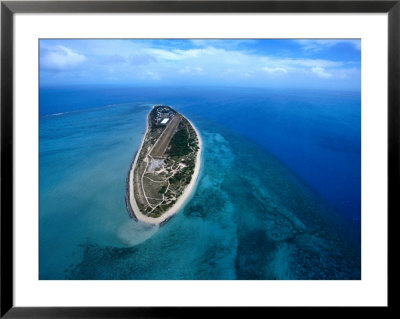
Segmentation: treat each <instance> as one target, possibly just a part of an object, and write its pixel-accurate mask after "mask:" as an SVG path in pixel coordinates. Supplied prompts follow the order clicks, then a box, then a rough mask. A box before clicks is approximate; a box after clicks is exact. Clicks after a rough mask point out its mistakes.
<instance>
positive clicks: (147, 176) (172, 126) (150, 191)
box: [134, 105, 199, 217]
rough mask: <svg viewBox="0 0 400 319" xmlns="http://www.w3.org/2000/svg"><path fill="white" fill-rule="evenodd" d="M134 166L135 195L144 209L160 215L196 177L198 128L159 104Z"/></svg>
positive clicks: (152, 215)
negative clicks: (196, 129)
mask: <svg viewBox="0 0 400 319" xmlns="http://www.w3.org/2000/svg"><path fill="white" fill-rule="evenodd" d="M147 120H148V130H147V134H146V136H145V138H144V141H143V145H142V148H141V150H140V153H139V154H138V161H137V163H136V166H135V169H134V183H135V184H134V196H135V200H136V203H137V205H138V207H139V209H140V211H141V212H142V213H143V214H144V215H146V216H150V217H159V216H161V215H162V214H163V213H164V212H165V211H167V210H168V209H169V208H171V207H172V206H173V205H174V204H175V203H176V201H177V199H178V198H179V197H180V196H181V195H182V193H183V191H184V190H185V188H186V187H187V185H188V184H189V183H190V181H191V180H192V176H193V173H194V169H195V165H196V156H197V152H198V151H199V145H198V143H199V139H198V136H197V133H196V131H195V130H194V128H193V127H192V125H191V124H190V122H189V121H188V120H187V119H185V118H184V117H183V116H182V115H180V114H179V113H177V112H176V111H175V110H173V109H172V108H171V107H169V106H164V105H159V106H155V107H154V108H153V109H152V110H151V112H150V113H149V116H148V119H147Z"/></svg>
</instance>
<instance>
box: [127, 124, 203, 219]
mask: <svg viewBox="0 0 400 319" xmlns="http://www.w3.org/2000/svg"><path fill="white" fill-rule="evenodd" d="M185 118H186V117H185ZM186 120H188V119H186ZM188 122H189V123H190V125H192V127H193V129H194V130H195V132H196V134H197V138H198V141H199V150H198V151H197V155H196V165H195V168H194V172H193V175H192V179H191V181H190V183H189V184H188V185H187V186H186V188H185V190H184V191H183V193H182V195H181V196H180V197H179V198H178V200H177V201H176V203H175V204H174V205H173V206H172V207H170V208H169V209H168V210H167V211H166V212H164V214H162V215H161V216H159V217H156V218H153V217H149V216H146V215H143V214H142V213H141V212H140V210H139V207H138V206H137V203H136V200H135V195H134V192H133V191H134V188H133V187H134V182H133V171H134V168H135V166H136V162H137V159H138V157H139V154H140V151H141V150H142V146H143V143H144V139H145V137H146V135H147V131H148V128H149V126H148V117H146V132H145V134H144V136H143V138H142V142H141V144H140V148H139V150H138V151H137V153H136V156H135V160H134V162H133V163H132V166H131V168H130V170H129V182H128V187H129V189H128V192H127V196H128V199H129V201H128V202H129V205H130V208H131V212H132V213H133V214H134V217H135V218H136V219H137V220H138V221H141V222H144V223H148V224H152V225H160V224H162V223H164V222H166V221H167V220H169V219H170V218H171V217H172V216H174V215H175V214H176V213H178V211H179V210H180V209H181V208H182V207H183V206H184V205H185V203H186V201H187V200H188V199H189V197H190V195H191V194H192V192H193V190H194V188H195V186H196V183H197V179H198V177H199V173H200V165H201V152H202V140H201V136H200V133H199V131H198V130H197V129H196V127H195V126H194V125H193V123H192V122H190V121H189V120H188Z"/></svg>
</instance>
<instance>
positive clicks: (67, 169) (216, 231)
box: [39, 96, 361, 279]
mask: <svg viewBox="0 0 400 319" xmlns="http://www.w3.org/2000/svg"><path fill="white" fill-rule="evenodd" d="M158 102H159V99H157V100H155V101H152V99H151V96H150V97H148V100H147V101H141V102H132V103H125V104H116V105H112V106H105V107H97V108H91V109H87V110H74V111H72V112H71V110H69V111H68V112H65V113H63V114H57V115H54V114H53V115H51V114H42V116H41V117H40V194H39V196H40V237H39V248H40V269H39V277H40V279H360V276H361V267H360V256H361V251H360V229H359V228H358V226H357V223H356V224H355V223H354V222H353V219H352V218H349V217H348V215H346V214H345V213H344V212H343V211H340V210H338V209H337V208H334V206H335V205H334V204H332V203H331V202H329V201H328V200H326V199H325V198H324V197H323V196H321V192H319V191H318V189H317V190H316V189H315V188H314V187H310V185H309V183H307V182H306V181H304V179H303V178H302V177H301V174H300V173H299V172H296V171H294V170H293V169H292V168H288V167H287V165H285V164H283V161H282V159H278V158H277V157H276V156H275V155H272V154H271V152H269V151H268V150H267V149H266V148H264V147H262V146H260V144H259V143H257V141H255V140H254V139H252V138H250V137H249V136H247V135H246V134H243V133H242V132H241V131H240V130H238V129H234V128H233V125H224V123H223V122H224V121H218V120H216V118H217V117H218V113H221V112H223V110H222V109H221V108H222V105H224V103H219V105H220V108H218V110H215V111H214V112H212V111H211V110H210V108H211V106H210V104H209V105H208V106H207V107H205V109H203V110H202V111H201V112H200V111H199V110H198V108H196V107H195V106H191V104H190V103H186V104H184V106H180V105H182V104H180V103H182V101H181V102H180V103H179V101H177V108H178V110H180V111H181V112H183V113H184V114H185V115H186V116H187V117H188V118H189V119H190V120H191V121H192V122H193V123H194V124H195V125H196V127H197V128H198V129H199V131H200V134H201V136H202V139H203V143H204V144H203V146H204V152H203V155H202V168H201V172H200V177H199V182H198V185H197V188H196V190H195V192H194V194H193V197H192V198H191V200H190V201H189V202H188V203H187V205H186V206H185V207H184V209H183V210H182V211H181V212H180V213H179V214H178V215H176V216H175V217H174V218H172V219H171V220H170V221H169V222H168V223H167V224H166V225H165V226H162V227H160V228H158V227H154V226H146V225H143V224H141V223H136V222H134V221H133V220H132V219H130V218H129V217H128V213H127V211H126V208H125V201H124V195H125V179H126V175H127V173H128V169H129V165H130V163H131V161H132V158H133V155H134V154H135V151H136V150H137V148H138V146H139V144H140V140H141V138H142V135H143V132H144V130H145V117H146V115H147V113H148V112H149V110H150V108H151V105H152V104H153V103H158ZM219 102H221V101H219ZM170 104H172V103H170ZM214 105H215V104H214ZM172 106H174V105H172ZM58 113H60V112H58ZM225 114H227V113H225ZM229 117H230V116H228V115H227V116H226V118H229ZM345 118H346V117H345ZM275 121H276V120H275ZM267 123H268V122H267ZM355 143H356V142H355ZM308 151H309V149H308ZM341 152H343V151H342V150H341ZM352 152H354V149H353V148H352V149H351V152H350V153H351V154H353V153H352ZM351 199H352V198H349V200H351ZM354 214H355V215H356V213H354Z"/></svg>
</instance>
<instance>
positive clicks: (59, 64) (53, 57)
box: [40, 45, 86, 70]
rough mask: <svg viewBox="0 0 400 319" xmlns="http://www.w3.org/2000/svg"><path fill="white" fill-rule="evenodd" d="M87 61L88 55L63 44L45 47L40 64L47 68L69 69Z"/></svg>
mask: <svg viewBox="0 0 400 319" xmlns="http://www.w3.org/2000/svg"><path fill="white" fill-rule="evenodd" d="M85 61H86V57H85V56H84V55H83V54H79V53H77V52H75V51H73V50H71V49H70V48H68V47H65V46H63V45H57V46H54V47H45V48H44V49H43V51H41V56H40V66H41V68H43V69H47V70H67V69H71V68H75V67H77V66H78V65H80V64H82V63H83V62H85Z"/></svg>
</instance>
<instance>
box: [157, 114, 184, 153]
mask: <svg viewBox="0 0 400 319" xmlns="http://www.w3.org/2000/svg"><path fill="white" fill-rule="evenodd" d="M181 119H182V115H180V114H176V115H175V116H174V118H173V119H172V120H171V122H169V124H168V125H167V127H166V128H165V130H164V132H163V133H162V134H161V136H160V137H159V138H158V140H157V142H156V144H154V147H153V149H152V150H151V152H150V156H151V157H153V158H155V157H163V156H164V153H165V151H166V150H167V147H168V145H169V142H171V139H172V136H174V134H175V132H176V130H177V129H178V125H179V123H180V122H181Z"/></svg>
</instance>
